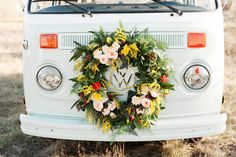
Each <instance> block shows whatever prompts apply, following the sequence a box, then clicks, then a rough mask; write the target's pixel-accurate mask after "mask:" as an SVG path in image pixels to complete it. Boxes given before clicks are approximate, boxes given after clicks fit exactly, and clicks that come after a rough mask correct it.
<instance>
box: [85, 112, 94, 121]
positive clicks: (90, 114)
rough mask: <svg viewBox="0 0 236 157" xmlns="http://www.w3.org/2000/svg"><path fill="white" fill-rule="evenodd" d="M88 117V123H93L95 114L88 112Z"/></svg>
mask: <svg viewBox="0 0 236 157" xmlns="http://www.w3.org/2000/svg"><path fill="white" fill-rule="evenodd" d="M86 115H87V118H88V122H89V123H92V122H93V120H94V118H93V113H92V112H87V113H86Z"/></svg>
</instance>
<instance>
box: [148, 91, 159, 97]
mask: <svg viewBox="0 0 236 157" xmlns="http://www.w3.org/2000/svg"><path fill="white" fill-rule="evenodd" d="M150 94H151V96H152V97H153V98H156V97H158V96H159V93H158V91H157V90H151V91H150Z"/></svg>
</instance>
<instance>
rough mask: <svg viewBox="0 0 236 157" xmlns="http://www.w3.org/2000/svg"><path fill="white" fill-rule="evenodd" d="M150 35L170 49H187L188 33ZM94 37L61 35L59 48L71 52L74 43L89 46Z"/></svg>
mask: <svg viewBox="0 0 236 157" xmlns="http://www.w3.org/2000/svg"><path fill="white" fill-rule="evenodd" d="M150 34H151V35H152V36H153V37H154V38H155V39H156V40H159V41H163V42H165V43H167V45H168V48H169V49H183V48H187V33H185V32H151V33H150ZM92 37H93V35H92V34H91V33H60V34H59V35H58V42H59V43H58V48H59V49H61V50H71V49H73V48H74V47H75V44H74V41H76V42H78V43H81V44H82V45H87V44H89V42H90V40H91V39H92Z"/></svg>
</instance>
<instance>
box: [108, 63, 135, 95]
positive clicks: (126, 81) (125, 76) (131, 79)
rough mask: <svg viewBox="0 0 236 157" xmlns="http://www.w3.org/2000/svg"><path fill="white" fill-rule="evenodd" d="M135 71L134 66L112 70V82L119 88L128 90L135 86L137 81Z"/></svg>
mask: <svg viewBox="0 0 236 157" xmlns="http://www.w3.org/2000/svg"><path fill="white" fill-rule="evenodd" d="M135 78H136V77H135V72H134V70H133V69H132V68H130V67H128V68H124V69H117V70H112V71H111V75H110V82H111V84H112V85H113V87H115V88H116V89H118V90H127V89H130V88H132V87H133V85H134V83H135Z"/></svg>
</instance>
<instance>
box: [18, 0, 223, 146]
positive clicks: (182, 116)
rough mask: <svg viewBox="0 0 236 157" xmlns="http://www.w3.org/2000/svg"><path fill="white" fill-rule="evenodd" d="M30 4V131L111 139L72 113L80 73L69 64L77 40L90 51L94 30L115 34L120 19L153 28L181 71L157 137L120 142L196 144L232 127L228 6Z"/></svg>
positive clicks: (118, 0) (176, 1)
mask: <svg viewBox="0 0 236 157" xmlns="http://www.w3.org/2000/svg"><path fill="white" fill-rule="evenodd" d="M24 4H25V12H24V30H25V31H24V48H25V50H24V52H23V60H24V69H23V77H24V94H25V105H26V111H27V114H22V115H21V116H20V120H21V129H22V131H23V132H24V133H26V134H29V135H35V136H41V137H49V138H59V139H72V140H89V141H109V140H110V137H109V136H108V135H106V134H103V133H102V132H101V131H99V130H97V129H96V126H94V125H92V124H89V123H88V122H87V120H86V119H84V116H85V115H84V114H83V113H82V112H78V111H77V110H76V109H71V106H72V105H73V104H74V102H75V101H76V100H77V99H78V96H76V95H73V94H71V89H72V85H73V83H72V82H71V81H70V80H69V79H70V78H71V77H72V76H74V75H75V73H74V71H73V63H72V62H69V60H70V58H71V56H72V53H71V51H72V49H73V48H74V47H75V43H74V41H76V42H78V43H81V44H84V45H86V44H88V43H89V41H90V39H91V38H92V35H91V34H90V33H89V31H98V30H99V28H100V26H101V27H103V29H104V30H106V31H107V32H112V31H113V30H115V28H116V27H117V25H118V23H119V22H120V21H121V22H122V23H123V25H124V26H125V28H126V30H132V28H134V27H136V28H137V29H138V30H143V29H145V28H148V29H149V32H150V34H151V35H152V36H153V37H154V38H155V39H156V40H161V41H163V42H166V43H167V45H168V49H167V55H168V57H169V58H170V59H171V61H172V62H171V63H172V67H173V69H174V72H175V73H174V79H173V80H171V81H172V83H173V84H174V85H175V91H172V92H171V93H170V95H169V96H168V97H167V100H166V103H165V110H163V111H161V114H160V116H159V119H158V122H157V123H156V125H155V126H153V127H152V132H151V133H150V132H140V133H139V135H140V136H133V135H124V136H119V137H117V139H116V140H117V141H155V140H168V139H180V138H194V137H202V136H208V135H214V134H218V133H222V132H224V130H225V129H226V119H227V118H226V114H224V113H221V105H222V96H223V82H224V29H223V28H224V27H223V14H222V8H221V1H220V0H204V1H203V0H168V1H161V3H157V2H156V1H152V0H137V1H135V2H134V1H132V0H109V1H106V0H95V1H94V0H92V1H87V2H83V1H80V0H70V1H69V3H68V1H63V0H61V1H60V0H58V1H50V0H26V1H25V3H24ZM77 5H78V6H80V7H82V8H83V9H81V8H79V7H76V6H77ZM171 8H172V9H171ZM173 8H174V9H176V10H174V9H173ZM179 11H181V12H179ZM43 35H51V37H52V38H53V41H54V42H55V41H56V42H55V43H54V44H53V43H52V44H51V45H50V46H49V47H44V46H43V43H42V42H41V41H40V37H41V36H43ZM203 39H204V41H203ZM196 66H197V67H200V69H201V72H203V73H204V74H205V75H207V76H208V79H207V81H205V82H201V81H198V80H194V78H191V74H192V72H191V71H192V68H194V67H196ZM45 71H46V72H47V71H50V72H51V73H52V74H53V75H55V77H53V78H54V80H53V79H52V80H47V81H49V82H40V81H39V78H38V74H39V73H43V72H45ZM50 81H51V82H50ZM45 84H46V85H45ZM48 84H52V86H50V87H48Z"/></svg>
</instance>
